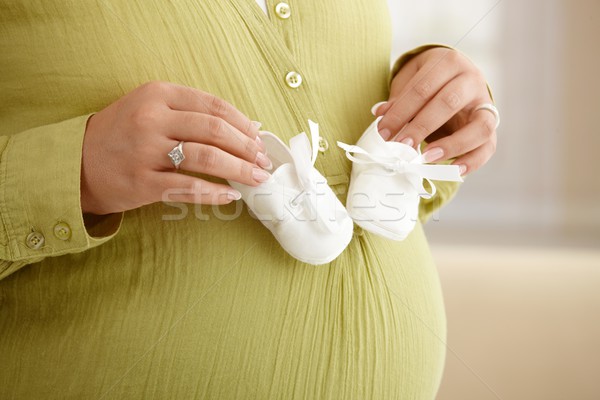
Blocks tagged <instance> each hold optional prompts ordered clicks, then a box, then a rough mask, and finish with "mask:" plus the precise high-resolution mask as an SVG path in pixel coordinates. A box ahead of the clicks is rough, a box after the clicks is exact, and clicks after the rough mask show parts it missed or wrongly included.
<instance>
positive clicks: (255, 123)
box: [252, 121, 262, 130]
mask: <svg viewBox="0 0 600 400" xmlns="http://www.w3.org/2000/svg"><path fill="white" fill-rule="evenodd" d="M252 126H253V127H255V128H256V130H259V129H260V128H261V126H262V124H261V123H260V122H258V121H252Z"/></svg>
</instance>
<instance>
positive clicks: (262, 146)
mask: <svg viewBox="0 0 600 400" xmlns="http://www.w3.org/2000/svg"><path fill="white" fill-rule="evenodd" d="M255 140H256V143H258V147H260V149H261V150H262V151H263V153H264V152H265V150H266V146H265V142H263V140H262V139H261V138H260V136H258V135H257V136H256V139H255Z"/></svg>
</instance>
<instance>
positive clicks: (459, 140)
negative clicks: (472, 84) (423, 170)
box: [423, 112, 496, 162]
mask: <svg viewBox="0 0 600 400" xmlns="http://www.w3.org/2000/svg"><path fill="white" fill-rule="evenodd" d="M486 114H489V115H486ZM495 127H496V125H495V119H494V116H493V115H492V114H490V113H480V112H477V113H475V114H474V117H473V119H472V120H471V122H469V123H468V124H467V125H465V126H464V127H462V128H461V129H459V130H458V131H456V132H454V133H453V134H451V135H448V136H446V137H444V138H442V139H439V140H436V141H435V142H431V143H429V144H428V145H427V147H425V149H424V151H423V157H424V158H425V161H427V162H436V161H443V160H448V159H450V158H454V157H458V156H460V155H463V154H466V153H468V152H470V151H472V150H475V149H477V148H479V147H481V146H483V145H484V144H485V143H487V142H489V141H491V140H495V137H496V129H495Z"/></svg>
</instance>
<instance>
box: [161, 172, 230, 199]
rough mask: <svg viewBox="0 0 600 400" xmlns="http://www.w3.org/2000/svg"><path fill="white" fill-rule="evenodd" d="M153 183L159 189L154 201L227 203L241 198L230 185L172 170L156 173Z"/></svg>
mask: <svg viewBox="0 0 600 400" xmlns="http://www.w3.org/2000/svg"><path fill="white" fill-rule="evenodd" d="M153 183H154V187H157V188H160V189H161V190H160V193H159V196H160V197H159V198H157V199H156V201H164V202H177V203H196V204H228V203H231V202H232V201H234V200H239V199H240V198H241V194H240V192H238V191H237V190H235V189H233V188H232V187H230V186H227V185H223V184H220V183H214V182H209V181H206V180H204V179H200V178H196V177H193V176H189V175H184V174H178V173H174V172H163V173H159V174H156V178H155V181H154V182H153Z"/></svg>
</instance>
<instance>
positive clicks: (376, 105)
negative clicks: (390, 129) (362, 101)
mask: <svg viewBox="0 0 600 400" xmlns="http://www.w3.org/2000/svg"><path fill="white" fill-rule="evenodd" d="M386 103H387V101H380V102H379V103H377V104H375V105H374V106H373V107H371V114H373V115H374V116H375V115H377V109H378V108H379V107H381V106H382V105H384V104H386Z"/></svg>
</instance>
